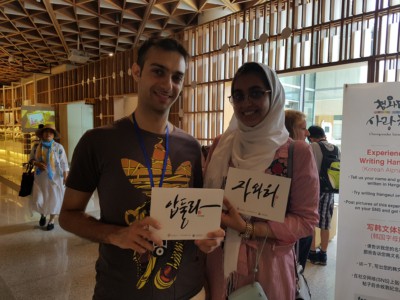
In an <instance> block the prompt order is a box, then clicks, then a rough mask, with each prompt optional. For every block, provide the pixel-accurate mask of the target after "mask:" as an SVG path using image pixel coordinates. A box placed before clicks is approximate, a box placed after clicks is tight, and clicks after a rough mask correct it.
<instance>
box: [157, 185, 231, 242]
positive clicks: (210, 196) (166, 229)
mask: <svg viewBox="0 0 400 300" xmlns="http://www.w3.org/2000/svg"><path fill="white" fill-rule="evenodd" d="M223 197H224V191H223V190H221V189H201V188H157V187H154V188H153V189H152V191H151V207H150V216H151V217H152V218H154V219H156V220H157V221H159V222H160V224H161V227H162V228H161V229H160V230H156V229H154V228H151V229H150V230H152V231H155V232H156V233H157V234H158V235H159V236H160V238H161V239H163V240H198V239H205V238H207V233H208V232H211V231H215V230H217V229H219V228H220V224H221V211H222V199H223Z"/></svg>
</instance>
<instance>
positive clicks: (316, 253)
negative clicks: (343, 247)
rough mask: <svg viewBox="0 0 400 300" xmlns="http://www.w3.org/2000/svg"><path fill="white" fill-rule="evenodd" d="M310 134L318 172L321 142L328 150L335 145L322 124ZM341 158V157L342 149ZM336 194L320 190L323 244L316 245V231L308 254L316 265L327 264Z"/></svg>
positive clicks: (312, 128) (321, 156) (320, 220)
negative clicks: (328, 137) (327, 136)
mask: <svg viewBox="0 0 400 300" xmlns="http://www.w3.org/2000/svg"><path fill="white" fill-rule="evenodd" d="M308 131H309V132H310V135H309V137H308V140H309V141H310V143H311V148H312V149H313V151H314V156H315V160H316V163H317V168H318V172H320V170H321V163H322V159H323V153H322V151H321V147H320V145H319V144H322V146H323V147H325V148H326V149H327V150H329V151H332V150H333V149H334V147H335V146H334V145H333V144H331V143H329V142H328V141H327V140H326V136H325V131H324V130H323V129H322V128H321V127H320V126H316V125H313V126H310V127H309V128H308ZM338 153H339V157H338V158H339V159H340V151H339V150H338ZM334 195H335V194H333V193H326V192H320V195H319V223H318V225H317V227H318V228H320V229H321V235H320V237H321V246H320V248H317V247H316V243H315V231H314V234H313V240H312V244H311V250H310V253H309V254H308V260H309V261H310V262H311V263H313V264H315V265H322V266H326V264H327V260H328V255H327V251H328V243H329V229H330V228H331V221H332V215H333V209H334Z"/></svg>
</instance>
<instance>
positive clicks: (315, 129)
mask: <svg viewBox="0 0 400 300" xmlns="http://www.w3.org/2000/svg"><path fill="white" fill-rule="evenodd" d="M308 131H309V132H310V136H309V138H315V139H323V138H325V137H326V136H325V131H324V130H323V129H322V127H320V126H317V125H312V126H310V127H308Z"/></svg>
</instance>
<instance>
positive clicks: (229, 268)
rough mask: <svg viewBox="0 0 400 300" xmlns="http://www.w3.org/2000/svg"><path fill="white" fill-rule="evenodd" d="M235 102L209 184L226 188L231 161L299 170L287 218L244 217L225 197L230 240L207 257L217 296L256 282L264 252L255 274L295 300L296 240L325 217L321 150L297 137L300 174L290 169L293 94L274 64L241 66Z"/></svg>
mask: <svg viewBox="0 0 400 300" xmlns="http://www.w3.org/2000/svg"><path fill="white" fill-rule="evenodd" d="M230 101H231V103H232V105H233V109H234V115H233V117H232V119H231V121H230V124H229V127H228V129H227V130H226V131H225V132H224V133H223V134H222V135H221V136H219V137H218V138H216V139H215V141H214V143H213V144H212V147H211V149H210V152H209V154H208V157H207V163H206V167H205V179H204V180H205V185H204V186H205V187H207V188H224V182H225V180H226V176H227V172H228V168H229V167H235V168H239V169H248V170H254V171H262V172H265V173H268V174H272V175H276V176H288V175H289V176H290V175H292V181H291V188H290V194H289V199H288V208H287V211H286V214H285V218H284V221H283V223H280V222H275V221H269V220H268V221H267V220H264V219H260V218H256V217H250V216H246V215H241V214H239V213H238V211H237V210H236V208H235V207H234V206H233V205H232V204H231V202H230V201H229V199H224V205H225V208H226V211H225V212H224V213H223V214H222V220H221V221H222V225H223V226H225V227H226V228H227V229H226V240H225V242H224V245H223V247H218V248H217V249H216V250H215V251H214V252H212V253H210V254H208V256H207V279H208V284H209V293H210V299H212V300H223V299H224V300H225V299H226V297H227V296H228V295H230V294H231V293H232V292H233V291H235V290H237V289H239V288H241V287H243V286H245V285H247V284H249V283H251V282H253V278H254V277H253V269H254V268H255V262H256V256H257V253H258V252H260V253H261V258H260V260H259V264H258V272H257V273H256V277H255V279H256V280H257V281H258V282H259V283H260V284H261V286H262V288H263V290H264V292H265V293H266V295H267V297H268V299H269V300H281V299H285V300H292V299H294V298H295V293H296V279H295V266H294V252H293V245H294V243H295V242H296V241H297V240H298V239H299V238H301V237H304V236H308V235H310V234H311V233H312V231H313V228H314V226H315V224H316V223H317V222H318V213H317V212H318V208H317V205H318V192H319V185H318V174H317V168H316V166H315V161H314V159H313V154H312V151H311V148H310V146H309V145H308V144H307V143H305V142H302V141H295V142H294V145H293V150H294V155H293V157H294V159H293V172H292V174H287V164H288V148H289V145H290V144H291V143H292V142H293V141H292V139H291V138H290V137H289V133H288V132H287V130H286V128H285V123H284V122H285V114H284V106H285V94H284V90H283V87H282V85H281V83H280V81H279V79H278V77H277V75H276V73H275V72H274V71H272V70H271V69H270V68H269V67H268V66H266V65H264V64H260V63H256V62H248V63H245V64H244V65H243V66H241V67H240V68H239V69H238V71H237V72H236V74H235V76H234V78H233V81H232V88H231V96H230ZM239 234H240V236H239ZM265 239H266V243H265V245H264V247H263V246H262V245H263V243H264V241H265ZM261 250H262V252H261Z"/></svg>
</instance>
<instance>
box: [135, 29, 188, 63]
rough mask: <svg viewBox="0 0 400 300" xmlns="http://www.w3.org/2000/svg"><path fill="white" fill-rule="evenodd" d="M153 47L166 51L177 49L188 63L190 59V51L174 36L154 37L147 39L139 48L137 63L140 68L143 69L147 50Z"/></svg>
mask: <svg viewBox="0 0 400 300" xmlns="http://www.w3.org/2000/svg"><path fill="white" fill-rule="evenodd" d="M151 48H158V49H161V50H164V51H175V52H178V53H180V54H181V55H182V56H183V58H184V59H185V63H187V62H188V60H189V53H188V52H187V51H186V49H185V48H184V47H183V46H182V44H181V43H179V42H178V41H177V40H175V39H173V38H160V37H154V38H150V39H148V40H146V41H145V42H144V43H143V44H142V45H141V46H140V48H139V51H138V59H137V64H138V65H139V67H140V69H143V66H144V62H145V60H146V55H147V52H148V51H149V49H151Z"/></svg>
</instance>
